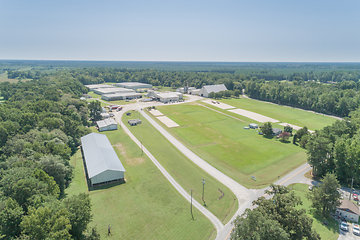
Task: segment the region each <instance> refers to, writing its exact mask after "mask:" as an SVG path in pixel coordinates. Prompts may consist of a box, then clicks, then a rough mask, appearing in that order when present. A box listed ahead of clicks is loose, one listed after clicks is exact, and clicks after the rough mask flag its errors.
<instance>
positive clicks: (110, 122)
mask: <svg viewBox="0 0 360 240" xmlns="http://www.w3.org/2000/svg"><path fill="white" fill-rule="evenodd" d="M96 125H97V127H98V130H99V132H102V131H111V130H116V129H118V125H117V123H116V121H115V120H114V119H112V118H107V119H104V120H101V121H97V122H96Z"/></svg>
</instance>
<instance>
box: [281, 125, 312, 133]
mask: <svg viewBox="0 0 360 240" xmlns="http://www.w3.org/2000/svg"><path fill="white" fill-rule="evenodd" d="M279 125H281V126H284V127H285V126H287V125H289V126H290V127H292V128H293V129H295V130H296V131H297V130H300V129H301V128H302V127H299V126H296V125H293V124H290V123H279ZM308 131H309V132H310V133H314V132H315V131H313V130H309V129H308Z"/></svg>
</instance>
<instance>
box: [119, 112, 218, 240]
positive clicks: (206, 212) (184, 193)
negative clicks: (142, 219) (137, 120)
mask: <svg viewBox="0 0 360 240" xmlns="http://www.w3.org/2000/svg"><path fill="white" fill-rule="evenodd" d="M122 113H123V112H117V113H115V119H116V121H117V122H118V123H119V124H120V126H121V127H122V128H123V130H124V131H125V133H126V134H127V135H129V137H130V138H131V140H133V141H134V142H135V143H136V144H137V145H138V146H139V147H140V148H141V149H142V150H143V152H144V153H145V154H146V155H147V156H148V157H149V158H150V160H151V161H152V162H153V163H154V164H155V166H156V167H157V168H158V169H159V170H160V172H161V173H162V174H163V175H164V177H165V178H166V179H167V180H168V181H169V182H170V183H171V185H173V186H174V188H175V189H176V190H177V191H178V192H179V193H180V194H181V195H182V196H183V197H184V198H185V199H186V200H187V201H189V202H190V201H191V196H190V194H189V193H188V192H187V191H185V190H184V189H183V188H182V187H181V186H180V184H179V183H178V182H176V181H175V179H174V178H173V177H172V176H171V175H170V174H169V173H168V172H167V171H166V170H165V168H164V167H163V166H162V165H161V164H160V163H159V162H158V160H156V158H155V157H154V156H153V155H152V154H151V153H150V151H149V150H147V148H146V147H144V146H143V145H142V144H141V142H140V141H139V140H138V139H137V138H136V137H135V136H134V135H133V134H132V133H131V132H130V130H129V129H128V128H127V127H126V125H125V124H124V123H123V122H122V121H121V117H122ZM192 202H193V206H194V207H196V208H197V209H198V210H199V211H200V212H201V213H202V214H204V215H205V216H206V217H207V218H208V219H209V220H210V221H211V222H212V224H213V225H214V226H215V228H216V231H217V238H218V235H219V233H220V232H221V230H222V229H223V228H224V225H223V224H222V222H221V221H220V220H219V219H218V218H217V217H216V216H215V215H214V214H212V213H211V212H210V211H209V210H208V209H206V208H205V207H204V206H203V205H201V204H200V203H199V202H197V201H196V200H194V199H193V200H192Z"/></svg>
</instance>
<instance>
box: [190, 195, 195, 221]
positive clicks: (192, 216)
mask: <svg viewBox="0 0 360 240" xmlns="http://www.w3.org/2000/svg"><path fill="white" fill-rule="evenodd" d="M190 192H191V198H190V213H191V218H192V220H194V215H193V211H192V189H191V190H190Z"/></svg>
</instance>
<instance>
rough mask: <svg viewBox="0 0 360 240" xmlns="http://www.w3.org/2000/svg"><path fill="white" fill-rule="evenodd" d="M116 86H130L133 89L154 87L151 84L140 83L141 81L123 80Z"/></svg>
mask: <svg viewBox="0 0 360 240" xmlns="http://www.w3.org/2000/svg"><path fill="white" fill-rule="evenodd" d="M115 86H118V87H123V88H129V89H133V90H136V89H142V88H152V85H151V84H147V83H140V82H122V83H116V84H115Z"/></svg>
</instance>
